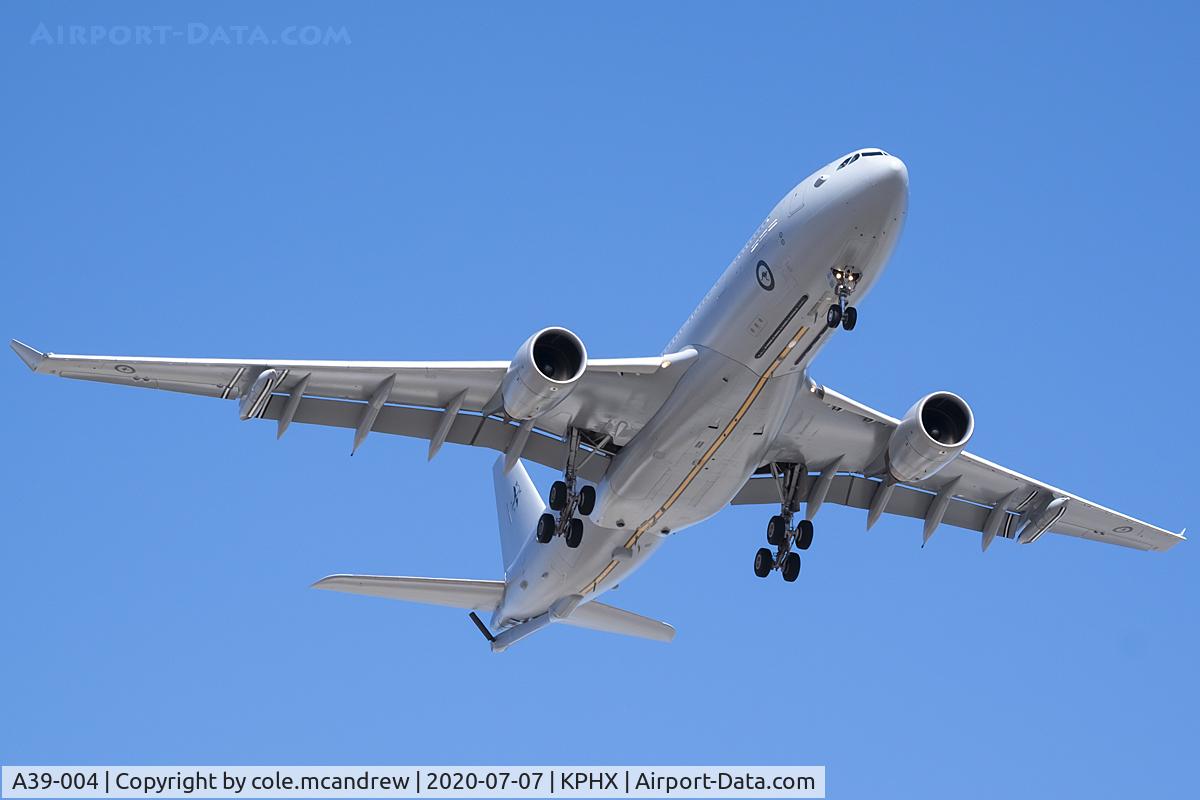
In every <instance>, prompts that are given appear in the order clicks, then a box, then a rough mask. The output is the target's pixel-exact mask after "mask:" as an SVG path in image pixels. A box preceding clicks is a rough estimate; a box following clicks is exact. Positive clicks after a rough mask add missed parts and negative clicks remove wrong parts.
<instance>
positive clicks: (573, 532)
mask: <svg viewBox="0 0 1200 800" xmlns="http://www.w3.org/2000/svg"><path fill="white" fill-rule="evenodd" d="M582 541H583V520H581V519H580V518H579V517H571V521H570V522H568V523H567V547H570V548H575V547H579V543H580V542H582Z"/></svg>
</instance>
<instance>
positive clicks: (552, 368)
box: [500, 328, 587, 420]
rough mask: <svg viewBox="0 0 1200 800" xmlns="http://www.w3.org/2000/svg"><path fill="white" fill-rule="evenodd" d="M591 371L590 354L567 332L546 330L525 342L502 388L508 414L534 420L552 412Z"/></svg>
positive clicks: (580, 342) (515, 357) (505, 376)
mask: <svg viewBox="0 0 1200 800" xmlns="http://www.w3.org/2000/svg"><path fill="white" fill-rule="evenodd" d="M585 369H587V350H586V349H585V348H584V346H583V342H582V341H581V340H580V338H579V337H578V336H576V335H575V334H574V333H572V332H571V331H569V330H567V329H566V328H545V329H543V330H540V331H538V332H537V333H535V334H534V335H533V336H530V337H529V338H528V339H526V340H525V343H524V344H522V345H521V348H520V349H519V350H517V354H516V355H515V356H513V360H512V363H511V364H509V366H508V372H506V373H505V374H504V380H503V382H501V384H500V393H501V397H502V398H503V400H504V412H505V413H506V414H508V416H510V417H512V418H513V419H521V420H524V419H533V418H535V417H540V416H541V415H543V414H545V413H546V412H547V411H550V410H551V409H553V408H554V407H555V406H557V405H558V404H559V403H561V402H562V401H563V400H566V399H567V396H568V395H569V394H570V393H571V391H572V390H574V388H575V385H576V384H577V383H578V382H579V379H580V378H581V377H583V372H584V370H585Z"/></svg>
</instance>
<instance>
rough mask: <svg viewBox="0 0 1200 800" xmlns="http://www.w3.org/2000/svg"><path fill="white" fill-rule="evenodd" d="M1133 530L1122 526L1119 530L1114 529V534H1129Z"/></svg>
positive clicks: (1127, 526)
mask: <svg viewBox="0 0 1200 800" xmlns="http://www.w3.org/2000/svg"><path fill="white" fill-rule="evenodd" d="M1132 530H1133V528H1132V527H1131V526H1129V525H1122V526H1120V527H1118V528H1113V533H1129V532H1130V531H1132Z"/></svg>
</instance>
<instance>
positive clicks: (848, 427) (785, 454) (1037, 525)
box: [733, 384, 1184, 551]
mask: <svg viewBox="0 0 1200 800" xmlns="http://www.w3.org/2000/svg"><path fill="white" fill-rule="evenodd" d="M810 392H811V394H812V395H813V397H812V398H810V399H811V400H812V402H802V403H800V404H798V405H797V406H796V408H795V410H794V412H793V414H792V415H790V416H789V418H788V419H787V420H785V422H784V426H783V429H782V430H781V432H780V434H779V437H778V439H777V440H776V441H777V444H776V449H775V451H773V452H772V453H771V454H770V456H769V457H770V459H771V460H772V461H776V462H797V463H804V464H807V465H808V466H809V468H810V469H812V470H814V471H828V472H829V473H830V474H829V476H828V480H826V481H824V482H823V481H822V480H821V479H820V477H819V476H817V477H815V478H811V477H810V479H809V480H808V481H807V483H808V486H807V487H806V489H805V492H804V493H805V495H806V497H807V499H808V500H809V501H810V508H811V503H812V501H814V500H815V501H816V504H817V506H818V507H819V506H820V503H821V502H826V501H827V502H830V503H836V504H839V505H846V506H853V507H855V508H863V509H870V508H871V506H872V501H873V500H875V499H876V497H877V493H878V492H880V491H881V487H882V486H883V483H882V481H881V480H880V479H879V477H880V476H882V475H883V474H884V473H885V471H886V466H885V463H884V456H885V451H886V448H887V444H888V439H889V437H890V436H891V434H892V431H893V430H895V428H896V426H897V425H898V424H899V420H897V419H895V418H893V417H890V416H888V415H886V414H882V413H880V412H878V411H876V410H875V409H872V408H869V407H867V406H864V405H862V404H861V403H858V402H856V401H854V400H852V399H850V398H849V397H846V396H845V395H842V394H839V393H838V392H835V391H833V390H831V389H828V388H825V387H822V386H818V385H816V384H812V385H811V386H810ZM823 483H824V486H823V485H822V484H823ZM818 493H824V496H823V497H817V496H816V494H818ZM779 498H780V495H779V489H778V488H777V486H776V481H775V479H774V478H773V477H771V476H765V477H753V478H751V479H750V480H749V481H748V482H747V484H746V486H745V487H743V489H742V490H741V492H740V493H739V494H738V495H737V496H736V497H735V498H734V499H733V502H734V503H735V504H741V503H778V502H780V499H779ZM880 499H881V504H883V506H884V507H883V508H881V509H879V510H877V512H876V513H880V512H882V513H889V514H900V515H903V516H908V517H916V518H920V519H924V520H925V538H926V539H928V538H929V537H930V536H931V535H932V534H933V531H934V530H935V529H936V528H937V527H938V525H939V524H940V523H942V522H945V523H946V524H948V525H954V526H956V527H960V528H966V529H968V530H974V531H982V532H983V533H984V536H983V548H984V549H985V550H986V549H987V547H988V545H989V544H991V542H992V541H993V539H994V538H995V537H996V536H1001V537H1004V538H1009V539H1013V538H1019V540H1020V541H1021V542H1022V543H1029V542H1032V541H1035V540H1036V539H1037V538H1038V537H1039V536H1041V535H1042V533H1045V532H1050V533H1060V534H1065V535H1067V536H1075V537H1079V538H1082V539H1090V540H1092V541H1096V542H1108V543H1110V544H1119V545H1122V546H1124V547H1131V548H1134V549H1137V550H1154V551H1162V550H1168V549H1170V548H1171V547H1173V546H1174V545H1176V544H1178V543H1179V542H1181V541H1184V537H1183V535H1182V534H1180V533H1172V532H1171V531H1168V530H1165V529H1163V528H1159V527H1157V526H1155V525H1151V524H1149V523H1147V522H1143V521H1141V520H1139V519H1135V518H1133V517H1130V516H1126V515H1125V514H1121V513H1119V512H1117V511H1113V510H1111V509H1108V508H1105V507H1104V506H1101V505H1099V504H1097V503H1093V502H1091V501H1089V500H1085V499H1084V498H1082V497H1079V496H1077V495H1074V494H1071V493H1070V492H1066V491H1064V490H1062V489H1059V488H1057V487H1055V486H1051V485H1050V484H1048V483H1044V482H1042V481H1039V480H1036V479H1035V478H1031V477H1029V476H1027V475H1022V474H1020V473H1019V472H1014V471H1013V470H1010V469H1007V468H1005V467H1002V466H1000V465H999V464H993V463H992V462H991V461H987V460H986V459H983V458H980V457H979V456H976V455H973V454H972V453H969V452H964V453H961V454H960V455H959V456H958V457H957V458H955V459H954V460H953V461H951V462H950V463H949V464H948V465H947V466H945V467H944V468H942V469H941V470H939V471H938V472H936V473H934V474H933V475H931V476H930V477H929V478H926V479H925V480H923V481H920V482H919V483H914V484H911V485H906V484H898V485H896V486H895V488H894V489H892V490H890V494H884V495H881V496H880ZM1043 525H1044V526H1045V527H1042V526H1043Z"/></svg>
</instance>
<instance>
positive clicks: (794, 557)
mask: <svg viewBox="0 0 1200 800" xmlns="http://www.w3.org/2000/svg"><path fill="white" fill-rule="evenodd" d="M770 466H771V475H772V476H773V477H774V478H775V484H776V485H777V486H778V487H779V505H780V511H779V513H778V514H776V515H775V516H773V517H771V519H770V520H769V521H768V522H767V544H770V545H773V546H774V547H775V550H774V552H772V551H771V549H770V548H767V547H760V548H759V549H758V552H757V553H755V554H754V574H755V575H757V576H758V577H760V578H765V577H767V576H768V575H770V574H771V572H772V571H774V570H779V572H780V573H781V574H782V575H783V579H784V580H785V581H787V582H788V583H791V582H793V581H795V580H796V578H798V577H799V576H800V554H799V553H798V552H796V551H797V550H807V549H808V548H809V547H811V546H812V540H813V524H812V521H811V520H807V519H802V520H800V521H799V522H798V523H796V524H795V525H794V526H793V524H792V519H793V517H794V516H795V514H796V513H797V512H798V511H799V510H800V500H801V499H802V497H803V489H804V486H803V483H804V479H805V478H806V477H807V476H808V468H807V467H805V466H804V465H802V464H771V465H770Z"/></svg>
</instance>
